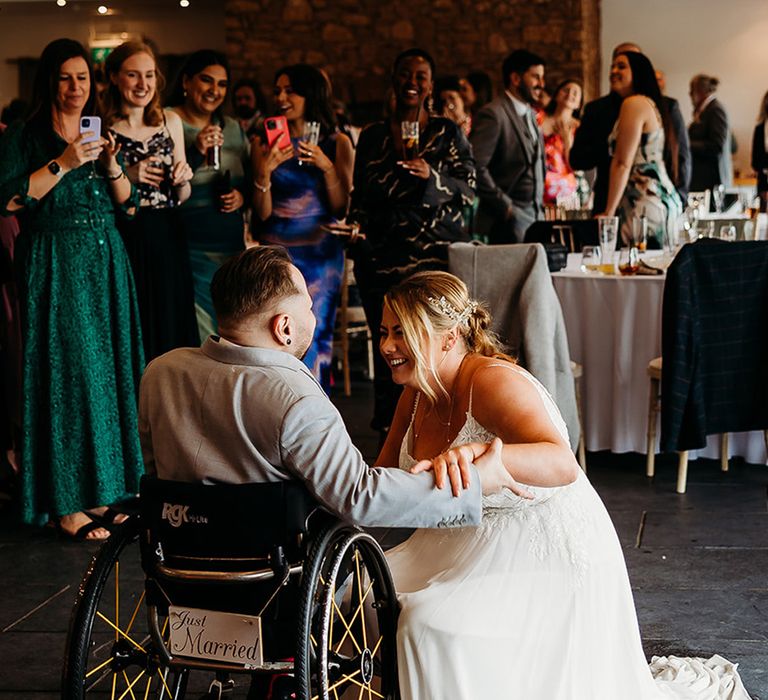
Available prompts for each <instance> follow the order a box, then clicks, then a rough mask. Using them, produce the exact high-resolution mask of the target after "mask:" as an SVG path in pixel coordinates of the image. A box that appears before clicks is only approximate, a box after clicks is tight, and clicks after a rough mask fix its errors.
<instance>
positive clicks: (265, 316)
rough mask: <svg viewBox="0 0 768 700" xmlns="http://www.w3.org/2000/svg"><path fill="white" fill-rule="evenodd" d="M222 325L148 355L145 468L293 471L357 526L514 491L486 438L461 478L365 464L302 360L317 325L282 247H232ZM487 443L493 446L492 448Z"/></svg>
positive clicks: (409, 523) (236, 478)
mask: <svg viewBox="0 0 768 700" xmlns="http://www.w3.org/2000/svg"><path fill="white" fill-rule="evenodd" d="M211 295H212V297H213V303H214V307H215V309H216V317H217V318H218V321H219V332H220V336H219V337H217V336H211V337H209V338H208V339H207V340H206V341H205V343H204V344H203V345H202V347H200V348H180V349H177V350H172V351H171V352H169V353H167V354H165V355H163V356H161V357H159V358H157V359H155V360H154V361H153V362H151V363H150V364H149V366H148V367H147V369H146V370H145V372H144V376H143V378H142V381H141V390H140V397H139V432H140V438H141V446H142V453H143V456H144V463H145V467H146V470H147V472H148V473H154V474H157V475H158V476H159V477H160V478H163V479H171V480H177V481H200V480H210V481H221V482H228V483H245V482H265V481H268V482H274V481H280V480H290V479H298V480H300V481H302V482H304V484H305V485H306V486H307V488H308V490H309V491H310V493H312V494H313V496H314V497H315V498H316V499H317V500H318V501H319V502H320V503H322V504H323V505H325V506H326V507H327V508H328V509H329V510H330V511H332V512H333V513H335V514H336V515H337V516H339V517H340V518H342V519H344V520H347V521H351V522H353V523H356V524H358V525H365V526H393V527H452V526H461V525H473V524H477V523H478V522H479V521H480V517H481V493H486V494H487V493H493V492H496V491H499V490H500V489H501V487H502V486H507V487H509V488H512V489H513V490H514V491H515V492H516V493H518V494H520V495H524V491H525V490H524V489H520V487H518V486H517V484H515V482H514V480H512V479H511V477H510V476H509V475H508V474H507V472H506V470H505V469H504V468H503V465H502V464H501V461H500V458H499V454H498V449H495V448H491V449H490V450H489V451H488V452H487V453H486V454H485V455H484V456H483V457H481V458H480V459H479V460H477V463H476V468H475V467H470V468H469V472H468V474H469V486H468V488H466V489H463V488H461V475H460V473H459V471H460V470H459V467H458V465H456V467H455V468H453V467H452V468H451V469H450V473H449V477H450V478H451V482H452V486H453V492H454V494H455V495H456V497H452V494H451V493H450V490H449V489H440V488H434V485H435V481H440V482H442V481H443V480H444V477H445V475H444V474H437V473H436V474H435V477H434V479H433V477H432V476H431V475H429V474H423V473H422V474H410V473H408V472H406V471H402V470H400V469H384V468H372V467H369V466H367V465H366V464H365V462H364V461H363V458H362V456H361V454H360V452H359V451H358V450H357V449H356V448H355V446H354V445H353V444H352V442H351V440H350V438H349V435H348V434H347V431H346V429H345V427H344V423H343V422H342V420H341V416H340V415H339V413H338V411H337V410H336V409H335V408H334V406H333V404H332V403H331V402H330V400H329V399H328V397H327V396H326V394H325V392H324V391H323V390H322V388H321V387H320V385H319V384H318V383H317V381H316V380H315V379H314V377H313V376H312V375H311V374H310V372H309V371H308V370H307V368H306V367H305V365H304V364H303V363H302V362H301V359H300V358H301V357H303V355H304V353H305V352H306V350H307V348H308V347H309V344H310V342H311V340H312V335H313V333H314V329H315V317H314V316H313V315H312V299H311V297H310V296H309V293H308V292H307V286H306V284H305V282H304V278H303V277H302V276H301V273H300V272H299V270H298V269H297V268H296V267H295V266H294V265H292V264H291V262H290V258H289V257H288V254H287V253H286V251H285V249H284V248H280V247H272V246H258V247H255V248H251V249H250V250H246V251H244V252H242V253H240V254H239V255H237V256H234V257H233V258H231V259H230V260H229V261H227V262H226V263H225V264H224V265H223V266H222V267H221V268H220V269H219V270H218V271H217V272H216V274H215V275H214V278H213V282H212V284H211ZM494 452H495V453H494Z"/></svg>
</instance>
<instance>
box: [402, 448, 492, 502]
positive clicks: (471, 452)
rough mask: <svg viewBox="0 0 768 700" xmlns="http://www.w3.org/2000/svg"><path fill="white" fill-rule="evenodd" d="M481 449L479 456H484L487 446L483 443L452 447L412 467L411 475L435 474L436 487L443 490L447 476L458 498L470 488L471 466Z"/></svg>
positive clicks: (452, 490)
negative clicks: (428, 472)
mask: <svg viewBox="0 0 768 700" xmlns="http://www.w3.org/2000/svg"><path fill="white" fill-rule="evenodd" d="M477 448H479V450H480V451H479V452H477V454H482V452H483V451H484V448H485V446H484V445H482V443H467V444H466V445H460V446H459V447H452V448H451V449H450V450H446V451H445V452H443V453H442V454H439V455H437V457H433V458H432V459H422V460H421V461H420V462H418V463H417V464H415V465H414V466H413V467H411V474H419V473H421V472H427V471H434V472H435V487H436V488H439V489H441V488H443V486H445V476H446V474H447V475H448V479H449V480H450V482H451V492H452V493H453V495H454V496H458V495H459V494H460V493H461V490H462V489H468V488H469V476H470V466H471V465H472V462H473V461H474V459H475V449H477Z"/></svg>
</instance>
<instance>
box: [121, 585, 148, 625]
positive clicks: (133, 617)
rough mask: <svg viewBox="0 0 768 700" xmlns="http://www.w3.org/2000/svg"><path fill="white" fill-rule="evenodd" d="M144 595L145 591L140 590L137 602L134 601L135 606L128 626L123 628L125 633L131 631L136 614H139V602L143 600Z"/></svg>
mask: <svg viewBox="0 0 768 700" xmlns="http://www.w3.org/2000/svg"><path fill="white" fill-rule="evenodd" d="M145 595H146V591H142V592H141V596H139V602H138V603H136V607H135V608H134V609H133V615H131V621H130V622H129V623H128V627H126V628H125V632H126V634H127V633H128V632H130V631H131V628H132V627H133V623H134V622H135V621H136V615H138V614H139V609H140V608H141V604H142V603H143V602H144V596H145Z"/></svg>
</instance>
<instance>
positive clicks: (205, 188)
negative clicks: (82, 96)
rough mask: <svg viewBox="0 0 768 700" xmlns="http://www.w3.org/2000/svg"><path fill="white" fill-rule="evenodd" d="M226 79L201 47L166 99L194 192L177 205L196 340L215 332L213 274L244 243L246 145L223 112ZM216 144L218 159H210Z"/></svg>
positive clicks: (218, 60)
mask: <svg viewBox="0 0 768 700" xmlns="http://www.w3.org/2000/svg"><path fill="white" fill-rule="evenodd" d="M228 84H229V64H228V63H227V59H226V57H225V56H224V55H223V54H221V53H219V52H218V51H212V50H209V49H203V50H200V51H196V52H195V53H193V54H192V55H191V56H190V57H189V58H188V59H187V62H186V63H185V64H184V67H183V68H182V70H181V74H180V76H179V80H178V81H177V85H176V88H175V89H174V94H173V96H172V98H171V100H170V104H171V105H173V111H174V112H176V113H177V114H178V115H179V116H180V117H181V120H182V123H183V126H184V145H185V149H186V152H187V162H188V163H189V164H190V166H192V170H193V171H194V176H193V177H192V180H191V183H192V193H191V194H190V196H189V199H188V200H187V201H186V202H184V204H183V205H182V206H180V207H179V209H178V212H179V216H180V219H181V226H182V229H183V230H184V235H185V236H186V239H187V246H188V248H189V259H190V264H191V267H192V279H193V283H194V288H195V311H196V314H197V326H198V330H199V331H200V339H201V340H205V339H206V338H207V337H208V336H209V335H211V334H213V333H215V332H216V316H215V314H214V310H213V302H212V301H211V292H210V285H211V279H212V278H213V273H214V272H216V270H218V268H219V267H220V266H221V264H222V263H223V262H224V261H225V260H226V259H227V258H229V257H231V256H232V255H234V254H235V253H238V252H240V251H241V250H243V248H244V247H245V224H244V220H243V211H242V207H243V202H244V201H245V195H244V193H245V189H246V183H247V182H248V180H247V179H246V168H248V167H249V165H250V148H249V145H248V139H247V138H246V136H245V134H244V133H243V130H242V129H241V128H240V124H238V122H237V121H235V120H234V119H231V118H230V117H226V116H224V115H223V113H222V107H223V104H224V100H225V98H226V96H227V86H228ZM216 148H218V149H220V157H219V161H220V162H219V163H218V164H217V165H218V167H216V165H214V164H212V163H213V161H212V160H211V159H209V158H208V154H209V152H211V155H213V154H212V150H213V149H216Z"/></svg>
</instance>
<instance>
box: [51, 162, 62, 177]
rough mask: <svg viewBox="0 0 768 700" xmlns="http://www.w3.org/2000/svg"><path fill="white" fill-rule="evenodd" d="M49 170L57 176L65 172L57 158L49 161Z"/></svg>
mask: <svg viewBox="0 0 768 700" xmlns="http://www.w3.org/2000/svg"><path fill="white" fill-rule="evenodd" d="M48 170H49V171H50V173H51V174H52V175H55V176H56V177H61V176H62V175H63V174H64V173H62V172H61V166H60V165H59V164H58V163H57V162H56V161H55V160H52V161H51V162H50V163H48Z"/></svg>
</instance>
